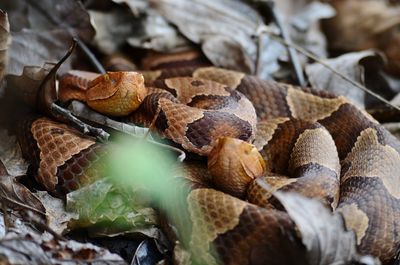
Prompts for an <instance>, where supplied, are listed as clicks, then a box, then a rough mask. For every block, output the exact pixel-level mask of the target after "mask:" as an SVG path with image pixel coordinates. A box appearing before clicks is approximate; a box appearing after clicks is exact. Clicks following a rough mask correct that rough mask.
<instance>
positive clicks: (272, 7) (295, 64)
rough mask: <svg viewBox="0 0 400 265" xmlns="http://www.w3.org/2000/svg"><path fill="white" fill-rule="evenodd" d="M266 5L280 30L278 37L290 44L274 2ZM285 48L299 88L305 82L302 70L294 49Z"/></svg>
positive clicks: (268, 2)
mask: <svg viewBox="0 0 400 265" xmlns="http://www.w3.org/2000/svg"><path fill="white" fill-rule="evenodd" d="M267 4H268V5H269V7H270V10H271V13H272V16H273V19H274V21H275V24H276V25H277V26H278V28H279V30H280V35H281V37H282V39H283V40H285V42H286V43H292V41H291V38H290V34H289V32H288V30H287V29H286V27H285V25H284V23H283V21H282V20H283V19H282V17H281V14H280V13H279V11H278V10H277V9H276V7H275V6H276V5H275V3H274V1H267ZM260 37H261V36H259V38H260ZM286 47H287V49H288V53H289V58H290V61H291V62H292V65H293V69H294V72H295V73H296V77H297V81H298V82H299V85H300V86H305V85H306V81H305V78H304V74H303V69H302V67H301V64H300V60H299V56H298V54H297V52H296V49H294V48H293V46H291V45H286Z"/></svg>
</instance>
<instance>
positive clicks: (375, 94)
mask: <svg viewBox="0 0 400 265" xmlns="http://www.w3.org/2000/svg"><path fill="white" fill-rule="evenodd" d="M260 32H263V33H267V34H268V35H270V36H271V37H272V38H273V39H275V40H276V41H278V42H280V43H282V44H284V45H286V46H291V47H293V48H294V49H296V50H297V51H298V52H300V53H302V54H304V55H305V56H307V57H309V58H311V59H312V60H314V61H316V62H317V63H319V64H321V65H323V66H324V67H325V68H327V69H329V70H330V71H332V73H334V74H336V75H337V76H339V77H340V78H342V79H343V80H346V81H347V82H349V83H350V84H352V85H353V86H355V87H357V88H359V89H361V90H363V91H364V92H366V93H368V94H370V95H371V96H373V97H375V98H377V99H379V100H380V101H382V102H384V103H385V104H387V105H388V106H390V107H392V108H393V109H396V110H398V111H400V108H399V107H397V106H395V105H393V104H392V103H390V102H389V101H388V100H386V99H385V98H383V97H382V96H381V95H379V94H377V93H375V92H373V91H371V90H369V89H368V88H366V87H365V86H363V85H362V84H360V83H359V82H357V81H354V80H352V79H350V78H349V77H347V76H345V75H343V74H342V73H340V72H338V71H336V70H335V69H334V68H332V67H331V66H330V65H329V64H327V63H325V62H324V61H323V60H321V59H320V58H318V57H317V56H315V55H314V54H312V53H311V52H309V51H307V50H305V49H303V48H302V47H300V46H299V45H297V44H295V43H289V42H287V41H286V40H284V39H282V38H281V37H279V36H277V35H276V34H275V33H273V32H271V31H269V30H268V29H266V28H263V29H261V31H260Z"/></svg>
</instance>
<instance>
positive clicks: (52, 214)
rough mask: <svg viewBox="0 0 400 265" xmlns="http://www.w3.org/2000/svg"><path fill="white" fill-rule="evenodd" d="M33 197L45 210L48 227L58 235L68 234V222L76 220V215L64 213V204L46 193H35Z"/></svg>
mask: <svg viewBox="0 0 400 265" xmlns="http://www.w3.org/2000/svg"><path fill="white" fill-rule="evenodd" d="M35 195H36V196H37V197H38V198H39V199H40V201H41V203H42V204H43V206H44V208H45V209H46V219H47V224H48V226H49V227H50V228H51V229H53V231H55V232H56V233H58V234H60V235H63V234H65V233H67V232H69V228H68V224H69V222H70V221H71V220H72V219H77V218H78V215H77V214H76V213H73V212H68V211H66V210H65V205H64V202H63V201H62V200H61V199H58V198H55V197H53V196H51V195H50V194H49V193H48V192H47V191H37V192H36V193H35Z"/></svg>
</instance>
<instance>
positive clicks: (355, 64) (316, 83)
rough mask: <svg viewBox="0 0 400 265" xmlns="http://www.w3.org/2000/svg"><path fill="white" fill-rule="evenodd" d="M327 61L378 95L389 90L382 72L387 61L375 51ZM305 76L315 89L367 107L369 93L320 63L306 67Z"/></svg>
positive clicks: (351, 54)
mask: <svg viewBox="0 0 400 265" xmlns="http://www.w3.org/2000/svg"><path fill="white" fill-rule="evenodd" d="M324 62H325V63H326V64H328V65H329V66H331V67H332V68H333V69H335V70H336V71H337V72H339V73H341V74H343V75H345V76H346V77H348V78H350V79H352V80H354V81H356V82H358V83H361V84H363V85H364V86H366V87H367V88H369V89H371V90H373V91H375V92H378V93H380V94H382V93H384V92H385V90H384V88H385V87H387V89H388V85H387V84H385V82H384V81H383V79H382V77H381V76H380V72H379V71H380V70H381V69H382V68H383V65H384V58H383V57H382V56H381V55H380V54H379V53H377V52H375V51H370V50H369V51H363V52H354V53H347V54H344V55H342V56H339V57H337V58H332V59H326V60H324ZM306 73H307V75H308V78H309V81H310V83H311V86H312V87H313V88H315V89H318V90H328V91H331V92H333V93H336V94H338V95H343V96H346V97H347V98H348V99H350V100H351V101H352V102H353V103H355V104H356V105H358V106H359V107H361V108H365V104H366V100H367V94H365V92H364V91H362V90H361V89H360V88H358V87H356V86H353V85H352V84H350V83H349V82H348V81H346V80H344V79H342V78H341V77H340V76H338V75H337V74H335V73H333V72H332V71H331V70H329V69H328V68H326V67H325V66H323V65H321V64H319V63H317V62H316V63H313V64H310V65H307V66H306ZM369 80H373V82H369ZM379 80H381V83H379V82H378V81H379ZM388 90H389V89H388ZM368 97H369V96H368Z"/></svg>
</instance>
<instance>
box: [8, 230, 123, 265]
mask: <svg viewBox="0 0 400 265" xmlns="http://www.w3.org/2000/svg"><path fill="white" fill-rule="evenodd" d="M0 263H1V264H31V265H36V264H37V265H42V264H60V265H72V264H98V265H100V264H126V263H125V262H124V261H123V260H122V258H121V257H119V256H118V255H116V254H112V253H110V252H109V251H108V250H106V249H103V248H100V247H97V246H95V245H92V244H89V243H86V244H83V243H79V242H77V241H74V240H68V241H59V240H56V239H54V238H52V237H51V236H49V235H47V234H44V235H42V236H39V235H37V234H27V235H15V234H13V233H10V234H7V235H6V236H5V237H4V238H3V239H2V240H0Z"/></svg>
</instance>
